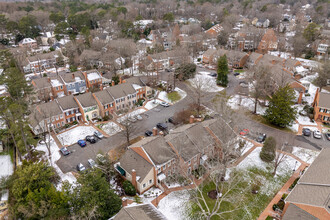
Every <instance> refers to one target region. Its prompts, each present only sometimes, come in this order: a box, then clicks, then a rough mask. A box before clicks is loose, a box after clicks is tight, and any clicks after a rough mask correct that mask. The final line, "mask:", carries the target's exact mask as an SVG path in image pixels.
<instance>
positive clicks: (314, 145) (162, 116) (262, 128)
mask: <svg viewBox="0 0 330 220" xmlns="http://www.w3.org/2000/svg"><path fill="white" fill-rule="evenodd" d="M197 71H209V70H206V69H202V68H198V70H197ZM160 78H161V79H163V80H167V79H168V73H161V77H160ZM240 81H241V80H239V79H237V78H236V77H234V76H233V75H232V74H231V75H229V87H228V88H227V89H226V93H227V95H234V94H235V93H236V92H237V89H235V88H237V87H238V86H239V82H240ZM177 86H178V87H179V88H181V89H183V90H184V91H186V92H187V96H186V97H185V98H184V99H183V100H181V101H180V102H178V103H176V104H175V105H173V106H170V107H162V106H158V107H156V108H155V109H153V110H150V111H148V112H146V114H147V115H148V118H147V117H146V116H145V115H144V114H142V116H143V120H142V121H137V122H135V123H134V124H135V126H136V131H135V132H134V135H133V137H132V138H134V137H137V136H140V135H144V132H145V131H146V130H152V128H153V127H155V125H156V124H157V123H158V122H165V120H166V119H168V118H169V117H171V116H173V115H174V114H175V113H176V112H178V111H181V110H183V109H184V108H187V106H188V105H189V104H191V103H193V102H194V99H193V94H194V93H193V91H192V90H191V88H190V86H189V85H187V84H186V83H183V82H178V84H177ZM215 95H216V93H205V94H204V95H203V97H202V103H203V104H204V105H206V106H207V107H209V108H211V109H212V105H213V103H212V99H213V98H214V96H215ZM157 109H158V110H157ZM243 118H244V119H243V120H242V122H241V124H240V127H241V128H249V129H250V130H251V132H253V133H266V134H267V135H268V136H273V137H275V138H276V140H277V141H278V142H281V141H287V142H289V144H292V145H294V146H299V147H304V148H308V149H313V150H315V149H317V150H320V149H321V148H323V147H330V144H329V143H330V142H329V141H326V140H325V139H324V137H323V139H322V140H318V139H315V138H313V137H303V136H296V135H294V134H292V133H287V132H283V131H280V130H278V129H274V128H272V127H269V126H266V125H264V124H260V123H258V122H256V121H254V120H251V119H250V118H247V117H246V116H243ZM168 126H169V129H171V128H172V127H173V125H172V124H170V123H168ZM125 142H126V137H125V136H124V135H123V134H122V132H120V133H117V134H115V135H113V136H111V137H109V138H104V139H102V140H100V141H98V142H97V143H95V144H87V146H86V147H85V148H81V147H80V146H78V145H77V144H75V145H73V146H70V150H71V151H72V154H70V155H69V156H66V157H63V156H62V157H61V158H60V160H58V161H57V164H58V166H59V167H60V168H61V170H62V171H63V172H64V173H66V172H69V171H74V170H76V166H77V164H78V163H83V164H84V165H85V166H87V160H88V159H89V158H93V159H95V156H96V155H97V154H98V153H106V152H108V151H110V150H111V149H113V148H115V147H117V146H120V145H122V144H124V143H125Z"/></svg>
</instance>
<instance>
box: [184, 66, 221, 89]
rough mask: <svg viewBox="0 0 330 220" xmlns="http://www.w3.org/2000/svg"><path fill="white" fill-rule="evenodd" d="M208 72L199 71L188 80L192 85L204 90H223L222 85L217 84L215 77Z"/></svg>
mask: <svg viewBox="0 0 330 220" xmlns="http://www.w3.org/2000/svg"><path fill="white" fill-rule="evenodd" d="M209 74H210V72H205V71H201V72H198V74H196V75H195V77H194V78H193V79H189V80H188V81H189V82H190V84H191V85H192V87H194V88H200V89H201V90H202V91H204V92H220V91H222V90H224V88H223V87H220V86H218V85H217V81H216V80H217V79H216V77H212V76H210V75H209Z"/></svg>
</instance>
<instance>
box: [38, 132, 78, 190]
mask: <svg viewBox="0 0 330 220" xmlns="http://www.w3.org/2000/svg"><path fill="white" fill-rule="evenodd" d="M50 138H51V139H50V152H51V160H49V156H48V155H49V154H48V149H47V146H46V144H45V143H43V144H40V143H38V145H37V147H36V149H37V150H38V151H43V152H45V154H44V158H45V159H46V160H48V162H49V163H50V165H51V166H52V167H54V169H55V170H56V172H57V174H58V175H59V176H60V177H61V180H62V181H61V182H60V183H59V184H58V185H57V188H58V189H61V186H62V182H63V181H68V182H69V183H71V184H74V183H75V182H76V181H77V179H76V178H75V177H74V176H73V174H72V173H70V172H69V173H63V172H62V170H61V169H60V168H59V167H58V166H57V164H56V161H58V160H59V159H60V158H61V154H60V151H59V150H60V149H59V148H58V146H57V144H56V143H55V141H54V139H53V138H52V137H50Z"/></svg>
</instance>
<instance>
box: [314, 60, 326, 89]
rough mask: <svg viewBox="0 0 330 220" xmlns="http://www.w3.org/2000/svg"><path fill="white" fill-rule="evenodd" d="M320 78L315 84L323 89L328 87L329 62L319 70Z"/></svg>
mask: <svg viewBox="0 0 330 220" xmlns="http://www.w3.org/2000/svg"><path fill="white" fill-rule="evenodd" d="M318 73H319V75H318V77H317V78H316V79H315V84H316V85H317V86H319V87H320V91H322V88H323V87H325V86H327V85H328V84H329V83H330V61H329V60H327V61H325V63H324V64H323V65H322V66H319V68H318Z"/></svg>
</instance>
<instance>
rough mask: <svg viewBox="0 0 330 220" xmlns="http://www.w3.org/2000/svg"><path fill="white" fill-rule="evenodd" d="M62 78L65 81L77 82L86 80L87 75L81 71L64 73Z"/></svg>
mask: <svg viewBox="0 0 330 220" xmlns="http://www.w3.org/2000/svg"><path fill="white" fill-rule="evenodd" d="M61 78H62V80H63V81H64V82H65V83H71V82H76V81H78V80H83V81H85V77H84V75H83V73H82V72H81V71H76V72H73V73H66V74H63V75H61ZM79 78H80V79H79Z"/></svg>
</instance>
